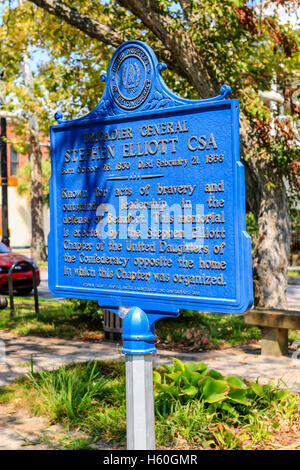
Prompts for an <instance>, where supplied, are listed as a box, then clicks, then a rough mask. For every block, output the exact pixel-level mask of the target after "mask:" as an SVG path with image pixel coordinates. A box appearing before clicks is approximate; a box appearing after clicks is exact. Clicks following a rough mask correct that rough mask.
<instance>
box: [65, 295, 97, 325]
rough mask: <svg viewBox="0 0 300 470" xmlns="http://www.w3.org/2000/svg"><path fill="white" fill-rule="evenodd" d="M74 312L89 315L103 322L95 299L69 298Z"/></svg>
mask: <svg viewBox="0 0 300 470" xmlns="http://www.w3.org/2000/svg"><path fill="white" fill-rule="evenodd" d="M69 301H70V303H71V305H72V309H73V312H74V313H81V314H86V315H88V316H90V317H91V318H93V319H95V320H99V321H100V322H101V323H102V322H103V318H104V316H103V312H102V309H101V307H99V304H98V302H97V300H86V299H69Z"/></svg>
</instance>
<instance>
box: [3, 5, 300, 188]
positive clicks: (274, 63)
mask: <svg viewBox="0 0 300 470" xmlns="http://www.w3.org/2000/svg"><path fill="white" fill-rule="evenodd" d="M278 3H280V8H281V10H280V8H278ZM296 3H297V2H295V1H291V0H290V1H286V2H278V0H270V1H269V2H268V7H267V8H266V7H264V6H263V5H260V4H257V2H253V3H249V2H246V0H235V1H232V0H224V1H223V2H221V3H220V2H219V1H218V0H197V1H192V2H177V3H175V4H174V2H173V1H171V0H160V1H159V2H156V8H157V13H158V15H160V19H161V20H162V21H164V20H165V24H164V27H165V28H166V34H169V33H171V34H172V35H173V36H174V37H175V38H176V39H177V40H178V42H179V43H180V41H182V42H183V41H184V38H188V40H189V41H190V44H191V47H192V48H193V47H194V48H195V50H196V55H197V57H199V60H200V58H201V60H202V62H203V63H205V65H206V67H207V70H208V71H209V74H210V75H211V76H212V79H213V80H215V81H216V83H218V84H222V83H229V84H230V86H231V87H232V89H233V96H235V97H237V98H239V100H240V106H241V110H242V112H243V113H245V114H246V115H247V117H248V118H249V119H250V121H251V123H252V126H253V132H254V133H255V135H256V136H257V138H258V141H259V149H258V151H259V154H260V156H261V158H268V159H270V160H271V161H272V162H273V169H274V175H276V174H285V175H287V176H288V178H289V180H290V183H291V188H297V172H298V164H297V161H298V160H299V150H298V149H297V142H296V139H295V136H296V135H297V132H298V129H297V122H298V116H299V104H298V101H297V99H298V95H299V93H298V90H297V86H298V85H297V83H298V82H297V79H298V78H299V76H298V75H297V73H298V72H297V71H299V54H297V52H298V47H299V35H298V32H297V30H296V29H295V28H293V27H292V26H291V25H290V24H289V23H288V22H286V23H285V24H282V21H281V18H280V11H282V9H284V8H285V9H286V10H287V11H292V10H293V8H295V7H296ZM67 4H71V6H72V7H73V8H75V9H77V10H78V12H79V14H82V15H89V16H90V17H91V18H93V19H96V20H97V21H98V22H99V23H100V24H101V25H106V26H109V28H110V30H112V31H114V32H118V34H119V37H120V40H125V39H140V40H143V41H146V42H147V43H148V44H150V45H151V46H152V47H153V48H154V50H155V51H157V52H158V55H160V54H161V51H162V50H161V38H159V37H156V36H155V34H154V33H153V31H151V28H147V27H146V26H145V24H143V23H142V22H141V19H140V18H139V17H138V16H135V15H134V14H132V13H131V12H130V6H131V2H125V1H110V2H107V1H102V2H91V1H83V0H72V2H67ZM127 4H128V8H127ZM4 5H6V6H7V8H6V9H4V12H3V28H2V32H1V43H2V45H1V58H0V65H2V66H3V67H5V69H6V79H5V86H6V95H7V96H8V97H9V100H7V104H6V107H7V109H8V110H11V111H13V110H14V109H13V108H14V107H15V103H16V102H17V103H19V108H20V110H21V111H20V112H21V114H22V115H26V113H28V111H29V110H30V111H32V110H33V109H34V112H35V114H36V115H38V116H39V121H40V126H41V129H43V130H44V131H45V132H48V127H49V124H50V123H53V114H54V110H56V109H57V108H60V110H61V111H62V113H63V115H64V118H65V119H70V118H72V117H75V116H78V115H82V113H84V112H87V111H89V110H91V109H92V108H94V107H95V105H96V104H97V102H98V100H99V97H100V96H101V91H102V89H103V88H102V87H103V85H102V84H100V83H99V75H100V70H101V69H107V64H108V60H109V58H110V56H111V48H110V46H107V45H105V44H101V43H100V42H99V41H97V40H94V39H93V38H91V37H90V36H89V35H88V34H84V33H82V32H81V31H79V30H78V29H76V28H74V27H73V26H71V25H69V24H68V23H67V22H65V21H63V22H62V21H61V20H60V19H58V18H56V17H55V16H53V15H51V16H50V17H49V16H48V14H47V13H46V12H45V11H44V10H42V9H40V8H36V7H35V5H34V4H33V3H32V2H30V1H25V2H21V3H18V4H13V3H11V2H4ZM137 11H138V10H137ZM203 12H205V14H203ZM224 18H226V22H225V23H224ZM144 23H145V22H144ZM16 32H18V34H16ZM28 46H30V48H31V57H32V59H34V58H37V57H38V58H39V59H38V60H37V67H36V70H35V73H34V77H33V91H34V97H33V98H32V97H30V96H28V93H27V91H26V88H25V87H24V83H23V82H22V77H21V76H20V71H21V68H22V60H23V53H24V48H28ZM177 59H178V58H177V57H173V58H171V60H170V62H171V66H173V70H170V71H168V72H167V73H166V74H165V79H166V81H167V83H168V85H169V86H170V87H171V88H172V89H173V90H174V91H175V92H177V93H179V94H181V95H182V96H185V97H189V98H196V97H197V96H199V94H200V95H201V90H200V89H198V90H195V86H194V83H193V80H192V78H191V77H190V76H187V75H186V71H185V70H181V69H180V67H179V66H178V64H176V60H177ZM172 60H173V62H172ZM274 86H275V87H276V89H277V91H278V92H279V93H281V94H282V96H284V99H285V112H284V113H285V118H284V119H282V117H280V115H281V114H282V110H281V109H280V107H279V106H277V107H276V106H275V107H273V108H274V109H270V108H269V107H268V105H267V104H266V103H264V101H263V100H262V99H261V98H260V95H259V92H260V91H264V90H267V91H268V90H270V89H271V88H273V87H274ZM197 92H198V94H197ZM256 151H257V150H256ZM269 184H270V185H272V178H271V177H270V181H269Z"/></svg>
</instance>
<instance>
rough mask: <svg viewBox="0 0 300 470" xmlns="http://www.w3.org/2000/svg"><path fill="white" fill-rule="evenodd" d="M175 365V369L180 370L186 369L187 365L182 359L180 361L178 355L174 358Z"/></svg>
mask: <svg viewBox="0 0 300 470" xmlns="http://www.w3.org/2000/svg"><path fill="white" fill-rule="evenodd" d="M173 365H174V369H175V370H176V371H178V372H184V371H185V367H184V364H183V362H182V361H180V360H179V359H177V358H176V357H174V359H173Z"/></svg>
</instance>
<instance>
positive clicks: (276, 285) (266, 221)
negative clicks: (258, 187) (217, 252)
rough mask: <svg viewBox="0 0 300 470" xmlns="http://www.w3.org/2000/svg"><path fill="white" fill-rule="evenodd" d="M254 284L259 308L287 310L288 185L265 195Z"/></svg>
mask: <svg viewBox="0 0 300 470" xmlns="http://www.w3.org/2000/svg"><path fill="white" fill-rule="evenodd" d="M257 225H258V240H257V243H256V246H255V249H254V263H253V283H254V300H255V304H256V305H257V306H259V307H260V306H264V307H269V308H287V300H286V288H287V267H288V260H289V253H290V240H291V229H290V217H289V205H288V198H287V194H286V190H285V187H284V183H283V182H282V181H277V185H276V187H275V188H273V189H272V190H271V191H267V190H265V191H264V192H263V193H262V196H261V200H260V207H259V211H258V214H257Z"/></svg>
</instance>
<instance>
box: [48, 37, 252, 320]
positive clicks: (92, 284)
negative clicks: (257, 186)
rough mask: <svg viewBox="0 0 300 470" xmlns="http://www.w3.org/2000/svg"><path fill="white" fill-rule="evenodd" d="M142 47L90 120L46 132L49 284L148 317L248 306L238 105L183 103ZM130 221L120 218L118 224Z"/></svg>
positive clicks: (116, 67)
mask: <svg viewBox="0 0 300 470" xmlns="http://www.w3.org/2000/svg"><path fill="white" fill-rule="evenodd" d="M163 68H164V66H163V64H160V63H158V62H157V59H156V57H155V55H154V53H153V52H152V50H151V49H150V48H149V47H148V46H147V45H145V44H143V43H141V42H138V41H130V42H127V43H124V44H123V45H122V46H120V47H119V48H118V49H117V50H116V52H115V54H114V55H113V57H112V59H111V62H110V65H109V69H108V73H107V76H106V78H105V82H106V84H105V91H104V94H103V96H102V98H101V100H100V102H99V104H98V105H97V106H96V108H95V109H94V110H93V111H91V112H90V113H89V114H88V115H86V116H83V117H81V118H79V119H74V120H72V121H63V120H62V116H61V115H57V116H56V118H57V120H58V122H59V124H58V125H56V126H53V127H52V128H51V161H52V176H51V181H50V210H51V231H50V234H49V239H48V246H49V287H50V289H51V291H52V293H53V294H54V295H57V296H65V297H75V298H86V299H96V300H98V301H99V303H100V305H103V306H107V307H111V308H115V309H116V310H118V308H119V307H134V306H138V307H139V308H141V309H143V310H144V311H146V312H148V313H149V315H150V314H152V315H155V312H156V313H158V312H160V313H162V314H163V315H173V316H176V315H177V314H178V311H179V309H183V308H189V309H194V310H202V311H213V312H225V313H242V312H244V311H245V310H247V309H248V308H249V307H250V306H251V305H252V270H251V242H250V237H249V236H248V234H247V233H246V228H245V190H244V171H243V166H242V164H241V163H240V159H239V122H238V121H239V116H238V112H239V111H238V101H237V100H235V99H232V100H229V99H227V96H228V94H229V92H230V88H229V87H228V86H225V85H223V87H222V88H221V94H220V95H219V96H217V97H215V98H211V99H208V100H199V101H190V100H185V99H183V98H181V97H179V96H177V95H175V94H174V93H172V92H171V91H170V90H169V89H168V88H167V87H166V85H165V83H164V82H163V79H162V77H161V71H162V70H163ZM125 222H126V223H125Z"/></svg>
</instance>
